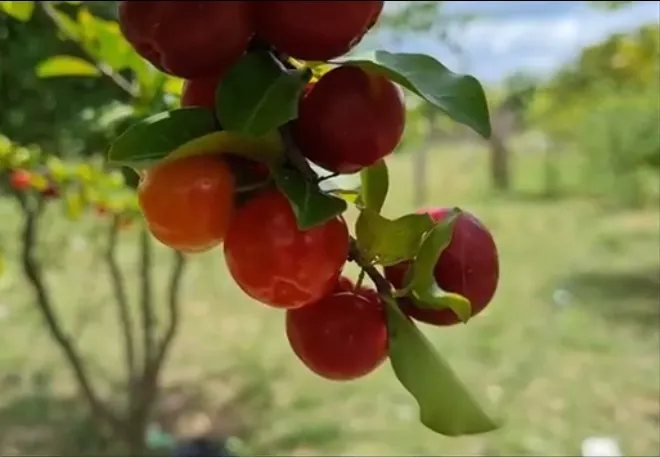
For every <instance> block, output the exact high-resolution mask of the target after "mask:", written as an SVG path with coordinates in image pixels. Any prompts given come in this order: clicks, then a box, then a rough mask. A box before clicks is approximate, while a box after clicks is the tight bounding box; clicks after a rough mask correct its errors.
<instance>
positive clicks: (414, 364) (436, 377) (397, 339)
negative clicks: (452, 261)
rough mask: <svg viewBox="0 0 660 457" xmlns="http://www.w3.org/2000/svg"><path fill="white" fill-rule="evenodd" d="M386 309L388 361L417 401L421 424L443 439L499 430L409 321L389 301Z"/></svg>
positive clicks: (497, 425)
mask: <svg viewBox="0 0 660 457" xmlns="http://www.w3.org/2000/svg"><path fill="white" fill-rule="evenodd" d="M386 310H387V324H388V333H389V345H388V346H389V356H390V362H391V364H392V368H393V369H394V373H395V374H396V377H397V378H398V379H399V381H401V384H402V385H403V387H405V388H406V390H408V392H410V393H411V394H412V396H413V397H415V400H417V403H418V404H419V410H420V420H421V422H422V423H423V424H424V425H425V426H426V427H428V428H430V429H431V430H433V431H435V432H437V433H440V434H442V435H446V436H461V435H471V434H477V433H485V432H489V431H492V430H495V429H497V428H499V427H500V424H499V423H498V422H497V421H495V420H493V419H492V418H490V417H489V416H488V414H486V412H484V411H483V410H482V409H481V407H480V406H479V404H478V402H477V401H476V399H475V398H473V396H472V395H471V394H470V392H469V391H468V390H467V388H466V387H465V386H464V385H463V383H462V382H461V381H460V380H459V379H458V377H457V376H456V374H455V373H454V372H453V370H452V369H451V368H450V367H449V365H448V364H447V362H445V361H444V360H443V359H442V358H441V357H440V355H439V354H438V353H437V352H436V351H435V349H434V348H433V346H432V345H431V343H430V342H429V341H428V339H426V337H425V336H424V334H422V332H420V330H419V329H418V328H417V327H416V326H415V324H414V323H413V322H412V320H410V319H409V318H408V317H407V316H405V315H404V314H403V312H402V311H401V310H400V309H399V307H398V306H396V304H395V303H393V302H390V301H387V302H386Z"/></svg>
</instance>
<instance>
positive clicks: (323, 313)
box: [286, 292, 387, 381]
mask: <svg viewBox="0 0 660 457" xmlns="http://www.w3.org/2000/svg"><path fill="white" fill-rule="evenodd" d="M286 333H287V337H288V339H289V343H290V344H291V348H292V349H293V351H294V352H295V353H296V355H297V356H298V358H300V360H301V361H302V362H303V363H304V364H305V365H306V366H307V367H308V368H309V369H310V370H312V371H313V372H314V373H316V374H318V375H319V376H322V377H324V378H326V379H331V380H337V381H340V380H350V379H356V378H359V377H361V376H364V375H366V374H368V373H370V372H372V371H373V370H375V369H376V368H377V367H378V366H380V365H381V364H382V363H383V361H384V360H385V358H386V357H387V327H386V323H385V315H384V313H383V309H382V307H380V306H374V304H373V303H370V302H369V301H368V300H367V299H366V298H364V297H362V296H360V295H358V294H355V293H352V292H341V293H337V294H333V295H330V296H328V297H324V298H322V299H321V300H319V301H317V302H315V303H312V304H311V305H308V306H305V307H303V308H299V309H293V310H288V311H287V313H286Z"/></svg>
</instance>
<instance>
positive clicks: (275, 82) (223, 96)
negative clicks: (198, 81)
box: [216, 51, 311, 136]
mask: <svg viewBox="0 0 660 457" xmlns="http://www.w3.org/2000/svg"><path fill="white" fill-rule="evenodd" d="M310 78H311V71H310V70H309V69H303V70H284V69H283V68H282V66H281V64H280V63H279V62H278V61H276V60H275V58H274V57H273V56H272V55H271V54H270V53H268V52H265V51H256V52H250V53H247V54H245V55H244V56H243V57H242V58H241V59H240V60H239V61H238V62H237V63H236V64H235V65H233V66H232V67H231V68H230V69H229V70H228V71H227V73H226V74H225V75H224V77H223V78H222V81H221V83H220V85H219V87H218V91H217V93H216V114H217V116H218V119H219V120H220V124H221V125H222V127H223V129H225V130H229V131H232V132H238V133H241V134H243V135H246V136H261V135H264V134H266V133H268V132H270V131H272V130H275V129H277V128H278V127H280V126H282V125H284V124H286V123H287V122H289V121H291V120H293V119H295V118H296V117H298V99H299V98H300V94H301V93H302V91H303V89H304V87H305V85H306V84H307V82H308V81H309V79H310Z"/></svg>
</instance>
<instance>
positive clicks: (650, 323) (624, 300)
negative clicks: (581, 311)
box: [570, 267, 660, 332]
mask: <svg viewBox="0 0 660 457" xmlns="http://www.w3.org/2000/svg"><path fill="white" fill-rule="evenodd" d="M570 289H571V291H572V292H573V293H574V294H575V295H576V296H578V297H579V298H580V299H581V300H582V301H584V302H585V303H587V304H588V305H589V306H590V307H591V308H592V309H593V310H594V311H595V312H598V313H599V314H601V315H602V316H603V317H604V318H606V319H610V320H612V321H613V322H614V323H620V324H633V325H636V326H637V327H639V328H640V329H643V330H647V331H650V332H658V331H660V329H659V328H658V322H660V268H659V267H653V268H648V269H640V270H635V271H623V272H584V273H578V274H576V275H573V276H572V277H571V280H570Z"/></svg>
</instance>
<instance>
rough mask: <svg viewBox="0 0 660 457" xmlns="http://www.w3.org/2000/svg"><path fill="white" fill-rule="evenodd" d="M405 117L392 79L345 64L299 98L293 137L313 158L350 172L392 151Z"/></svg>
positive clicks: (326, 165)
mask: <svg viewBox="0 0 660 457" xmlns="http://www.w3.org/2000/svg"><path fill="white" fill-rule="evenodd" d="M405 119H406V112H405V106H404V103H403V98H402V94H401V91H400V90H399V88H398V87H397V86H396V85H395V84H394V83H392V82H391V81H389V80H388V79H387V78H385V77H384V76H381V75H376V74H373V73H367V72H366V71H364V70H362V69H361V68H358V67H355V66H350V65H347V66H343V67H338V68H335V69H333V70H331V71H329V72H328V73H326V74H325V75H323V76H322V77H321V79H320V80H319V81H318V82H317V83H316V84H315V85H314V87H313V88H312V89H311V90H310V91H309V93H308V94H307V95H306V96H304V97H301V99H300V101H299V103H298V119H297V121H296V122H295V124H294V125H295V128H294V139H295V142H296V144H297V146H298V147H299V148H300V151H301V153H302V154H303V155H304V156H305V157H307V158H308V159H309V160H311V161H312V162H314V163H316V164H317V165H319V166H321V167H323V168H325V169H327V170H329V171H332V172H336V173H343V174H350V173H355V172H358V171H360V170H361V169H362V168H364V167H367V166H370V165H373V164H374V163H376V162H377V161H378V160H380V159H382V158H383V157H385V156H387V155H388V154H390V153H391V152H392V151H393V150H394V148H396V146H397V145H398V144H399V142H400V141H401V137H402V135H403V130H404V127H405Z"/></svg>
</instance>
